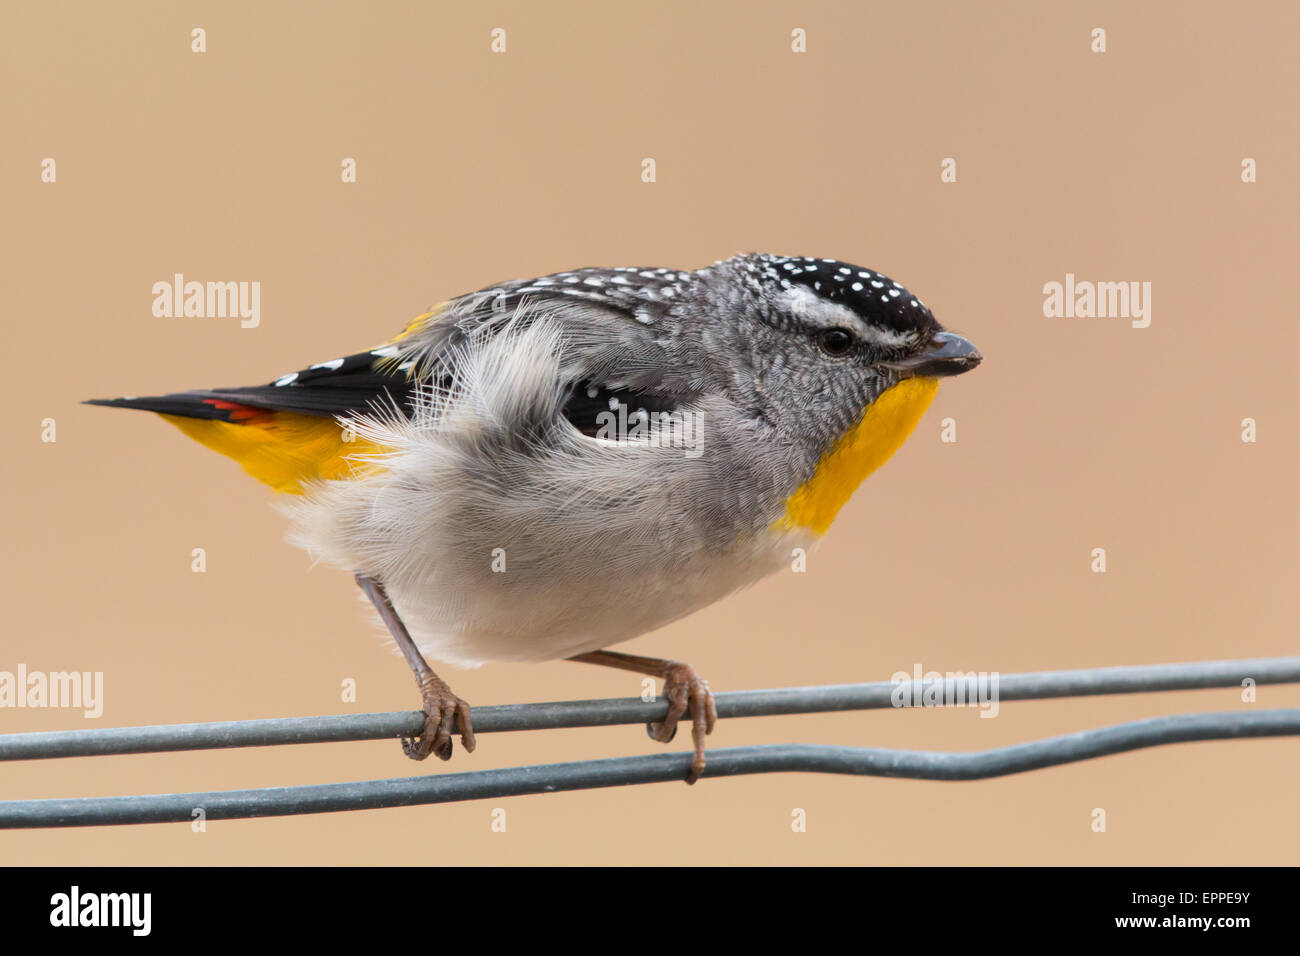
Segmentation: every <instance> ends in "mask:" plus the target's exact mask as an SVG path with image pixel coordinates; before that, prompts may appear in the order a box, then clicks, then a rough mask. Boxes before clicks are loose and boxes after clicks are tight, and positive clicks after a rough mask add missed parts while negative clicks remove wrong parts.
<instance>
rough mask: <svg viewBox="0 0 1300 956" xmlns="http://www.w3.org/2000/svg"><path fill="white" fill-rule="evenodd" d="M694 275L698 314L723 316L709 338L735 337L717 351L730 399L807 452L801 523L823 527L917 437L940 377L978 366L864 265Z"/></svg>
mask: <svg viewBox="0 0 1300 956" xmlns="http://www.w3.org/2000/svg"><path fill="white" fill-rule="evenodd" d="M694 277H695V281H693V282H692V283H691V284H690V289H689V292H688V296H689V298H691V299H693V300H694V301H693V305H694V307H695V308H696V309H701V310H702V311H704V312H705V313H707V314H711V315H715V316H719V317H722V316H725V317H726V319H724V320H722V324H721V326H719V325H718V324H714V323H709V327H711V328H712V332H710V331H709V327H706V329H705V330H704V331H703V335H704V337H705V338H706V340H707V338H708V337H709V336H710V335H713V336H717V337H718V338H719V339H729V341H719V342H717V344H716V347H715V350H716V351H717V352H718V353H720V354H723V355H726V356H727V357H728V358H727V362H726V364H727V365H728V366H729V367H730V370H731V372H732V375H733V398H736V399H737V400H742V401H743V400H744V399H742V398H740V395H741V394H743V395H744V396H745V397H747V398H748V400H749V401H750V402H751V403H752V405H753V408H754V411H755V414H756V415H758V416H761V417H762V418H763V419H764V420H765V421H766V422H768V423H770V424H771V425H773V426H774V427H776V428H778V429H782V430H785V431H787V432H789V433H790V434H791V436H792V447H796V448H799V449H801V450H803V451H804V452H805V453H806V457H807V459H808V461H807V466H806V467H807V474H806V476H805V478H804V481H803V483H802V484H801V485H800V492H799V494H800V495H801V496H802V497H803V498H805V499H808V500H807V501H805V502H804V503H805V504H806V505H807V507H806V508H805V509H804V512H805V513H803V514H801V515H798V516H796V520H797V521H798V522H802V523H804V524H807V525H808V526H810V527H815V528H817V529H819V530H825V527H826V526H829V522H830V518H832V517H834V513H835V511H837V510H838V508H839V507H840V505H842V504H843V503H844V502H845V501H847V499H848V496H849V495H850V494H851V493H852V491H853V489H854V488H856V487H857V484H858V483H859V482H860V481H861V480H862V479H863V478H865V477H866V475H867V474H869V473H870V472H871V471H873V470H874V469H875V468H877V467H879V465H881V464H883V462H884V461H885V460H887V459H888V458H889V456H890V455H892V454H893V452H894V451H895V450H897V448H898V447H899V446H900V445H901V444H902V443H903V441H904V440H905V439H906V438H907V436H908V435H909V434H910V433H911V431H912V429H913V428H914V427H915V426H916V424H917V422H918V421H919V420H920V417H921V415H922V414H923V413H924V412H925V410H926V408H927V407H928V406H929V404H930V401H931V399H932V398H933V397H934V394H935V391H936V389H937V387H938V379H940V378H943V377H947V376H952V375H960V374H962V373H963V372H967V371H970V370H971V369H973V368H975V366H977V365H978V364H979V363H980V362H981V360H982V358H983V357H982V356H981V355H980V353H979V351H978V350H977V349H976V348H975V346H974V345H973V344H972V343H971V342H970V341H968V340H967V339H965V338H963V337H962V336H960V335H957V334H955V333H953V332H948V331H945V330H944V328H943V326H941V325H940V324H939V323H938V321H937V320H936V319H935V317H934V315H933V314H932V313H931V312H930V310H929V309H928V308H927V307H926V306H925V304H924V303H923V302H922V301H921V299H920V298H918V297H917V296H916V295H915V294H913V293H912V292H909V291H908V290H907V289H906V288H904V287H903V286H902V285H901V284H900V283H898V282H895V281H894V280H893V279H891V278H889V277H888V276H885V275H881V274H880V273H878V272H875V271H874V270H872V269H867V268H864V267H862V266H855V265H851V264H850V263H847V262H841V261H839V260H836V259H823V258H813V257H808V256H803V257H795V256H774V255H765V254H750V255H742V256H737V257H735V258H732V259H727V260H724V261H722V262H718V263H715V264H714V265H712V266H710V267H708V268H706V269H702V270H699V271H698V272H697V273H695V274H694ZM709 348H710V346H709V345H708V344H707V342H706V345H705V350H708V349H709Z"/></svg>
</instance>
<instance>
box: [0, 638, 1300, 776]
mask: <svg viewBox="0 0 1300 956" xmlns="http://www.w3.org/2000/svg"><path fill="white" fill-rule="evenodd" d="M1247 678H1249V679H1251V680H1253V681H1254V682H1255V683H1256V684H1287V683H1297V682H1300V657H1274V658H1260V659H1256V660H1240V661H1202V662H1197V663H1192V664H1160V665H1156V666H1146V667H1102V668H1095V669H1091V670H1077V671H1047V672H1044V673H1036V674H1005V675H1000V676H999V679H998V699H999V701H1012V700H1044V699H1048V698H1055V697H1083V696H1090V695H1097V694H1132V693H1138V692H1147V691H1166V690H1201V689H1205V688H1210V687H1236V686H1240V685H1241V682H1242V681H1243V680H1245V679H1247ZM934 683H935V682H930V681H922V682H921V683H920V685H917V687H916V697H914V699H920V697H921V690H922V689H923V688H927V687H930V686H932V685H933V684H934ZM974 683H975V682H973V681H958V682H954V685H956V686H958V687H960V688H961V690H962V692H963V693H965V694H966V697H965V699H967V700H974V699H975V694H974V690H975V689H976V688H975V686H974ZM898 686H899V685H898V684H895V683H892V682H888V681H882V682H879V683H872V684H836V685H830V686H825V687H783V688H779V689H776V690H744V691H731V692H724V693H719V694H717V695H715V696H716V700H717V705H718V717H719V718H720V719H730V718H735V717H764V716H774V715H781V714H813V713H824V712H830V711H845V710H876V709H883V708H887V707H888V708H892V707H894V703H893V697H892V695H893V694H894V692H895V691H896V690H897V688H898ZM945 688H946V685H945ZM667 712H668V702H667V701H666V700H662V699H660V700H657V701H653V702H646V701H642V700H640V699H638V698H635V697H633V698H620V699H615V700H574V701H560V702H555V703H545V704H507V705H505V706H499V707H475V708H474V732H475V733H476V734H490V733H502V732H505V731H519V730H556V729H560V728H565V727H607V726H611V725H615V724H644V723H648V722H650V721H657V720H663V719H664V716H665V715H666V714H667ZM423 726H424V715H423V714H422V713H420V712H419V711H418V710H411V711H394V712H391V713H380V714H339V715H333V716H328V717H284V718H275V719H271V720H231V721H219V722H214V723H203V724H167V725H162V726H153V727H112V728H105V729H102V730H98V729H97V730H67V731H63V730H60V731H50V732H41V733H27V734H7V735H5V736H0V760H38V759H43V758H50V757H96V756H108V755H111V754H142V753H162V752H166V751H175V750H215V749H221V748H226V747H267V746H272V745H276V744H312V743H334V742H338V741H344V740H381V739H385V738H393V737H404V736H409V735H411V734H414V733H418V732H419V731H420V729H421V728H422V727H423Z"/></svg>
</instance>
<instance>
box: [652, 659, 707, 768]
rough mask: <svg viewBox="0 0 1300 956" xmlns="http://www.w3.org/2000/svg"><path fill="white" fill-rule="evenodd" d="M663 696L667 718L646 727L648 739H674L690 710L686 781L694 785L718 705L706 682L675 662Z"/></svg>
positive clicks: (664, 741)
mask: <svg viewBox="0 0 1300 956" xmlns="http://www.w3.org/2000/svg"><path fill="white" fill-rule="evenodd" d="M664 697H666V698H667V699H668V714H667V716H666V717H665V718H664V719H663V721H661V722H659V723H650V724H646V732H647V733H649V734H650V737H651V739H653V740H657V741H659V743H661V744H666V743H668V742H670V741H671V740H672V739H673V738H674V737H676V736H677V722H678V721H679V720H680V719H681V718H682V716H683V715H684V714H685V713H686V711H687V709H689V710H690V713H691V739H692V740H693V742H694V744H695V757H694V759H693V760H692V761H691V769H690V772H689V773H688V774H687V775H686V782H687V783H694V782H695V781H696V780H699V779H700V774H702V773H703V772H704V764H705V760H704V738H705V736H706V735H707V734H711V733H713V726H714V724H716V723H717V721H718V706H717V703H716V702H715V701H714V699H713V692H712V691H711V690H709V684H708V681H705V680H703V679H701V678H700V676H699V675H698V674H696V673H695V669H694V668H693V667H691V666H689V665H687V664H678V663H676V662H674V663H672V664H671V665H669V668H668V673H667V675H666V676H665V677H664Z"/></svg>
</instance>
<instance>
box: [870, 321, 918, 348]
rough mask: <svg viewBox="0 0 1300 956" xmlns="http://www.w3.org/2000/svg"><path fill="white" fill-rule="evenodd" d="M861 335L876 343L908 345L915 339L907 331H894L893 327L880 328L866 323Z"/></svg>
mask: <svg viewBox="0 0 1300 956" xmlns="http://www.w3.org/2000/svg"><path fill="white" fill-rule="evenodd" d="M862 337H863V338H864V339H867V340H868V341H869V342H874V343H876V344H877V345H910V344H911V343H912V342H913V341H915V338H914V336H912V335H910V334H908V333H907V332H896V331H894V330H893V329H882V328H880V327H879V326H875V325H868V326H866V331H865V332H863V333H862Z"/></svg>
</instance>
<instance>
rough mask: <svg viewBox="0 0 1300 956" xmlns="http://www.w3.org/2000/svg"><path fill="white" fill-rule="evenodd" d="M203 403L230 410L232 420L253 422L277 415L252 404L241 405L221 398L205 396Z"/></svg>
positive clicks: (267, 419)
mask: <svg viewBox="0 0 1300 956" xmlns="http://www.w3.org/2000/svg"><path fill="white" fill-rule="evenodd" d="M203 404H204V405H211V406H213V407H214V408H219V409H221V410H222V411H223V412H230V421H232V422H248V423H252V422H259V421H270V420H271V419H272V418H274V417H275V413H274V412H268V411H267V410H266V409H264V408H254V407H253V406H251V405H240V404H239V403H238V402H227V401H225V400H224V399H220V398H205V399H204V400H203Z"/></svg>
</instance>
